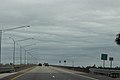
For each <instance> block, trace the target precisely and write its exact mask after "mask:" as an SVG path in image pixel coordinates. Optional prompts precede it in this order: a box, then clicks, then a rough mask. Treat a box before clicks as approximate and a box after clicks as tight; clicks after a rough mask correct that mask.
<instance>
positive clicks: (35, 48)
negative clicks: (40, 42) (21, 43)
mask: <svg viewBox="0 0 120 80" xmlns="http://www.w3.org/2000/svg"><path fill="white" fill-rule="evenodd" d="M29 46H32V45H29ZM27 47H28V46H27ZM23 49H24V50H25V60H24V62H25V64H26V63H27V51H30V50H33V49H36V48H30V49H28V50H26V49H25V48H23Z"/></svg>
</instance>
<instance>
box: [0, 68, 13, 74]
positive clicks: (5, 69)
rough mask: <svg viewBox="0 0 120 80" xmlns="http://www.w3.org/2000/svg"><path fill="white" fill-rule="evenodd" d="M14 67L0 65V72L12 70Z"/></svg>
mask: <svg viewBox="0 0 120 80" xmlns="http://www.w3.org/2000/svg"><path fill="white" fill-rule="evenodd" d="M14 71H15V69H14V68H13V67H0V73H3V72H14Z"/></svg>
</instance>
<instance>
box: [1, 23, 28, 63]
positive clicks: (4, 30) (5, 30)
mask: <svg viewBox="0 0 120 80" xmlns="http://www.w3.org/2000/svg"><path fill="white" fill-rule="evenodd" d="M24 27H30V25H25V26H20V27H15V28H10V29H3V30H0V64H2V63H1V62H2V56H1V41H2V32H7V31H12V30H15V29H19V28H24Z"/></svg>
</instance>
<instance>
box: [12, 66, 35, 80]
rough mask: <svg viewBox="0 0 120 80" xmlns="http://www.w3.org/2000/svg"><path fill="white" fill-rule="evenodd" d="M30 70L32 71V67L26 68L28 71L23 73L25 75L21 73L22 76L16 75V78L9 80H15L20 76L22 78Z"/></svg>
mask: <svg viewBox="0 0 120 80" xmlns="http://www.w3.org/2000/svg"><path fill="white" fill-rule="evenodd" d="M32 69H33V67H32V68H28V69H27V70H28V71H27V72H25V73H23V74H20V75H18V76H16V77H14V78H12V79H10V80H15V79H17V78H18V77H21V76H23V75H25V74H27V73H29V72H30V71H31V70H32Z"/></svg>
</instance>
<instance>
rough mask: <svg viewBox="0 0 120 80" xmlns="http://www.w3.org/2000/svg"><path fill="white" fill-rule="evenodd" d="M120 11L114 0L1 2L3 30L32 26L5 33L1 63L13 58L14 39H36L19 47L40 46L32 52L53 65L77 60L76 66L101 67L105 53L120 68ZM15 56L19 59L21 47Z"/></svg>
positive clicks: (0, 21) (119, 3)
mask: <svg viewBox="0 0 120 80" xmlns="http://www.w3.org/2000/svg"><path fill="white" fill-rule="evenodd" d="M119 8H120V1H114V0H6V1H4V0H1V1H0V25H1V26H0V29H7V28H12V27H17V26H22V25H26V24H30V25H31V27H30V28H24V29H18V30H14V31H10V32H5V33H3V35H2V55H3V58H2V59H3V60H2V61H3V62H5V63H9V62H7V61H8V60H7V59H9V58H11V57H12V56H11V57H10V56H9V53H12V50H11V49H12V40H10V39H9V37H10V36H11V37H13V38H14V39H15V40H20V39H24V38H28V37H34V38H35V39H36V40H34V41H33V40H31V41H27V42H22V43H19V44H21V45H27V44H30V43H37V45H36V46H33V47H34V48H36V49H35V50H33V51H31V52H32V53H36V54H37V55H38V56H39V57H40V58H47V59H48V60H46V61H50V63H52V62H53V63H57V59H58V60H60V59H62V60H63V59H72V57H76V59H75V60H76V66H79V65H84V66H86V65H93V64H95V63H96V64H97V65H98V66H101V61H100V60H98V59H97V58H100V54H101V52H102V51H103V52H105V53H108V54H109V55H110V56H114V57H115V58H116V59H115V64H114V66H119V65H117V64H118V61H119V60H120V59H119V58H118V57H117V56H119V46H117V45H116V44H115V42H114V39H115V35H116V34H117V33H118V32H119V30H120V27H119V25H120V23H119V21H120V9H119ZM28 48H29V47H28ZM28 48H27V49H28ZM109 52H110V53H109ZM16 54H17V55H18V56H19V46H18V45H17V49H16ZM41 55H42V56H41ZM18 56H16V57H18ZM8 57H9V58H8ZM95 57H96V58H95ZM56 58H57V59H56ZM18 59H19V58H18ZM18 59H17V60H18ZM52 59H56V62H55V61H54V60H52ZM79 61H81V62H79ZM68 64H70V61H69V63H68ZM108 65H109V64H107V66H108Z"/></svg>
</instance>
